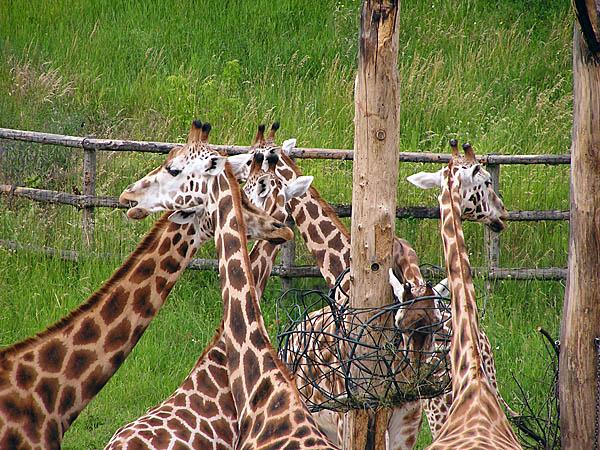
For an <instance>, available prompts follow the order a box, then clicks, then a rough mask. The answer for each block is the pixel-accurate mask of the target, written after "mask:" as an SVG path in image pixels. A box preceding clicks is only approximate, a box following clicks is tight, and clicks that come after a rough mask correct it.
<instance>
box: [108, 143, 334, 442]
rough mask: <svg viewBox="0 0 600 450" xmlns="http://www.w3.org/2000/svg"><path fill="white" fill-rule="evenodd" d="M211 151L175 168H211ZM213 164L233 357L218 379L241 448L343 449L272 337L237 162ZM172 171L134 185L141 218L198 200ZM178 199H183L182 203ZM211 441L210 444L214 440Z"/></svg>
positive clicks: (228, 348) (224, 335) (226, 332)
mask: <svg viewBox="0 0 600 450" xmlns="http://www.w3.org/2000/svg"><path fill="white" fill-rule="evenodd" d="M185 150H187V151H185ZM204 153H206V154H207V155H208V156H207V155H204V156H203V154H202V153H201V152H197V151H195V150H194V149H193V148H189V149H184V151H182V153H181V154H180V155H179V157H180V161H175V164H176V166H175V167H176V169H178V170H184V169H183V167H182V163H183V162H185V164H186V165H192V166H205V165H206V164H205V161H203V159H209V160H214V159H215V158H217V156H218V155H217V154H216V153H214V154H213V155H212V156H210V151H208V150H207V151H206V152H204ZM168 165H169V164H168V163H167V166H168ZM210 168H211V169H212V170H214V172H215V173H214V176H213V177H212V178H211V180H210V182H209V183H208V184H209V186H208V187H207V191H208V192H209V193H210V196H211V197H212V201H211V202H209V203H208V204H206V205H205V207H206V208H208V211H207V213H209V214H210V215H211V216H212V217H214V223H215V243H216V249H217V254H218V257H219V277H220V280H221V292H222V299H223V310H224V315H223V320H222V332H221V334H220V336H219V337H218V338H217V339H218V340H219V341H220V340H222V342H223V345H224V349H225V356H226V360H225V365H226V371H223V372H221V373H220V374H219V379H218V382H219V384H220V385H222V384H224V383H227V385H228V387H229V389H230V395H231V398H232V400H233V407H234V408H235V418H236V420H237V426H236V427H235V428H236V429H237V436H236V438H235V448H239V449H250V448H252V449H254V448H257V449H266V448H283V447H286V446H289V447H288V448H315V449H332V448H336V447H335V446H334V445H333V444H332V443H330V442H329V441H328V440H327V438H326V436H325V435H324V434H323V433H321V431H320V430H319V428H318V427H317V426H316V424H315V422H314V420H313V418H312V416H311V415H310V413H309V412H308V410H307V408H306V406H305V405H304V403H303V402H302V400H301V398H300V395H299V393H298V390H297V388H296V386H295V384H294V380H293V378H292V376H291V374H290V373H289V370H288V369H287V367H286V366H285V365H284V364H283V363H282V362H281V361H280V360H279V358H278V356H277V352H276V351H275V349H274V348H273V346H272V345H271V343H270V342H269V337H268V334H267V331H266V328H265V325H264V322H263V318H262V315H261V312H260V306H259V304H258V298H257V295H256V288H255V284H254V278H253V276H252V272H251V267H250V259H249V255H248V251H247V249H246V245H247V241H246V229H245V224H244V221H243V216H242V215H241V205H242V201H243V200H242V195H241V193H240V188H239V185H238V182H237V180H236V179H235V177H234V174H233V171H232V169H231V167H230V164H227V163H223V164H220V163H219V162H215V163H213V164H211V165H210ZM217 169H218V171H217ZM168 172H169V171H166V173H165V172H161V173H158V174H156V173H153V172H151V173H150V174H149V175H147V176H146V177H144V178H142V179H141V180H139V181H138V182H136V183H135V184H134V188H133V190H134V192H135V200H136V202H137V204H136V205H135V206H134V208H141V209H142V210H143V211H142V213H140V214H139V215H140V216H143V214H144V213H145V211H158V210H161V209H166V208H173V209H175V210H176V211H186V210H187V209H189V208H193V207H195V206H196V205H197V199H196V198H195V195H194V192H196V191H195V190H194V192H192V193H190V195H189V196H187V195H185V194H186V192H183V189H181V188H179V189H177V188H173V187H172V186H170V184H171V183H170V179H169V178H168V176H169V175H168ZM187 172H188V173H191V175H190V176H191V178H190V179H189V180H188V182H190V183H191V182H194V173H193V170H192V171H189V170H188V171H187ZM154 184H156V186H154ZM163 184H164V185H163ZM188 197H189V198H188ZM178 198H181V199H182V200H181V201H179V202H178V201H176V199H178ZM174 200H175V201H174ZM133 215H134V216H138V213H135V214H133ZM207 444H208V445H210V440H208V439H207ZM117 448H118V447H117ZM207 448H210V447H207Z"/></svg>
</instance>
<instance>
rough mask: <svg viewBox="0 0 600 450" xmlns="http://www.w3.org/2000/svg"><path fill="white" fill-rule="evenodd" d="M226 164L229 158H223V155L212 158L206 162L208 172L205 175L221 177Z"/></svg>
mask: <svg viewBox="0 0 600 450" xmlns="http://www.w3.org/2000/svg"><path fill="white" fill-rule="evenodd" d="M226 162H227V158H226V157H225V156H221V155H214V156H211V157H210V158H209V159H208V160H207V161H206V169H205V170H206V172H205V173H206V174H207V175H211V176H217V175H219V174H220V173H221V172H223V169H224V168H225V163H226Z"/></svg>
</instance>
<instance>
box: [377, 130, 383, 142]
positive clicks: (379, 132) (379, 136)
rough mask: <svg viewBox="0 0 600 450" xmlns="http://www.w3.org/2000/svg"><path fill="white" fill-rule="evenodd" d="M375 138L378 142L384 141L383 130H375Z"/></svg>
mask: <svg viewBox="0 0 600 450" xmlns="http://www.w3.org/2000/svg"><path fill="white" fill-rule="evenodd" d="M375 137H376V138H377V139H379V140H380V141H383V140H384V139H385V130H381V129H380V130H377V132H376V133H375Z"/></svg>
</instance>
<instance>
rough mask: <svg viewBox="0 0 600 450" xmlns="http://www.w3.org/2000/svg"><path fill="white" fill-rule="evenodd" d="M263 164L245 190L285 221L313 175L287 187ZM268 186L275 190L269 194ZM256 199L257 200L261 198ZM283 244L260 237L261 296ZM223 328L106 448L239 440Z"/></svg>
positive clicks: (256, 259) (228, 445)
mask: <svg viewBox="0 0 600 450" xmlns="http://www.w3.org/2000/svg"><path fill="white" fill-rule="evenodd" d="M260 156H262V155H260ZM235 159H236V158H234V161H235ZM259 159H260V160H259ZM276 163H277V157H275V158H273V157H271V162H270V167H272V168H271V169H270V170H271V171H273V170H274V164H276ZM261 166H262V159H261V158H255V161H252V167H251V168H250V176H249V179H248V183H247V185H246V186H245V188H244V190H245V192H246V193H247V195H248V196H249V197H254V198H255V199H262V200H263V205H261V206H263V209H266V211H268V214H269V216H270V217H273V218H277V220H279V221H280V222H282V223H285V219H286V215H287V213H286V212H285V203H286V202H287V200H288V199H289V198H291V197H292V196H297V195H301V194H302V193H304V192H305V191H306V189H308V186H309V185H310V183H311V182H312V177H303V178H299V179H298V180H297V181H296V183H294V184H293V185H292V186H289V187H285V188H284V187H283V186H282V185H281V183H277V182H276V180H275V179H274V176H273V175H269V173H267V172H264V171H262V169H261ZM265 192H267V193H269V194H270V193H272V195H269V196H267V194H266V193H265ZM265 198H266V199H267V202H266V203H265V202H264V199H265ZM270 201H273V203H272V204H271V203H270ZM254 202H255V203H258V200H254ZM263 244H266V245H263ZM278 248H279V245H278V244H275V243H272V242H269V241H267V240H263V241H259V242H257V243H256V244H255V245H254V248H253V249H252V252H251V253H250V262H251V266H252V271H253V274H254V277H255V279H256V280H257V281H256V295H257V297H260V296H262V292H263V291H264V288H265V286H266V283H267V281H268V278H269V275H270V273H271V267H272V262H273V260H274V258H275V255H276V252H277V249H278ZM222 334H223V324H222V323H221V325H220V326H219V329H218V330H217V332H216V334H215V336H214V338H213V341H212V342H211V343H210V344H209V345H208V347H207V349H206V350H205V351H204V352H203V353H202V355H201V356H200V358H199V359H198V361H197V363H196V365H195V366H194V368H193V369H192V371H191V372H190V374H189V375H188V377H187V378H186V379H185V380H184V381H183V383H182V384H181V385H180V386H179V387H178V388H177V389H176V390H175V392H174V393H173V394H172V395H171V396H170V397H169V398H167V399H166V400H165V401H163V402H162V403H161V404H160V405H158V406H156V407H154V408H152V409H150V410H149V411H148V412H147V413H146V414H144V415H143V416H142V417H140V418H138V419H136V420H135V421H133V422H131V423H129V424H127V425H124V426H123V427H121V428H120V429H119V430H117V432H116V433H115V435H114V436H113V437H112V438H111V440H110V442H109V443H108V444H107V447H106V448H107V449H111V450H116V449H127V448H161V446H167V447H168V446H169V445H173V447H174V448H175V447H176V445H179V446H180V447H181V448H198V449H208V448H214V449H218V448H221V449H233V448H234V445H235V443H236V442H237V437H238V432H237V426H238V425H237V417H236V409H235V405H234V403H233V397H232V396H231V389H230V387H229V383H228V379H229V375H228V373H227V364H226V360H227V355H226V349H225V343H224V340H223V336H222ZM215 412H216V413H215ZM136 446H137V447H136Z"/></svg>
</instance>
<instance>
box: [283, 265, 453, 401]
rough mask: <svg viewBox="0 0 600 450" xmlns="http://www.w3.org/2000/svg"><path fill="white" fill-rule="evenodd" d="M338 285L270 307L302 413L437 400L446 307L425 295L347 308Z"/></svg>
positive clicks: (441, 387) (446, 376) (444, 364)
mask: <svg viewBox="0 0 600 450" xmlns="http://www.w3.org/2000/svg"><path fill="white" fill-rule="evenodd" d="M341 278H342V276H340V279H338V282H337V283H336V286H335V287H334V288H333V289H332V290H330V291H329V293H328V294H325V293H324V292H321V291H317V290H311V291H302V290H296V289H292V290H290V291H288V292H286V293H284V294H283V295H282V297H280V299H279V301H278V302H277V315H278V322H279V324H280V328H279V332H278V335H277V341H278V344H279V354H280V357H281V358H282V360H283V361H284V362H285V363H286V364H287V365H288V367H289V368H290V369H291V371H292V373H293V374H294V375H295V378H296V383H297V386H298V389H299V391H300V393H301V395H302V396H303V397H304V400H305V402H306V404H307V406H308V408H309V410H310V411H311V412H315V411H320V410H323V409H327V410H331V411H337V412H345V411H348V410H351V409H361V408H377V407H390V406H393V405H397V404H401V403H405V402H407V401H411V400H415V399H418V398H431V397H436V396H438V395H440V394H441V393H443V392H445V391H446V390H447V389H448V388H449V384H450V373H449V372H450V370H449V369H450V362H449V358H448V357H447V354H448V350H449V344H450V335H449V333H450V331H449V326H450V305H449V303H448V299H447V298H444V297H441V296H439V295H429V296H421V297H415V298H412V299H411V300H409V301H398V302H395V303H392V304H389V305H386V306H384V307H381V308H351V307H349V306H348V296H347V295H346V294H345V293H344V292H342V291H341V288H340V287H339V284H340V283H339V282H340V280H341ZM290 296H293V297H294V301H293V306H292V307H291V308H290V307H289V300H287V301H286V299H289V298H290ZM336 299H337V301H336ZM286 303H288V305H286ZM409 316H410V317H412V318H414V319H416V320H405V319H406V318H407V317H409ZM419 318H420V319H426V320H420V319H419Z"/></svg>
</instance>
